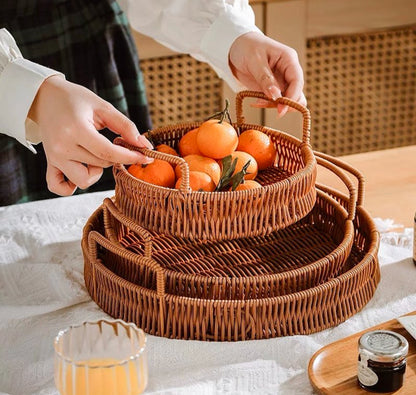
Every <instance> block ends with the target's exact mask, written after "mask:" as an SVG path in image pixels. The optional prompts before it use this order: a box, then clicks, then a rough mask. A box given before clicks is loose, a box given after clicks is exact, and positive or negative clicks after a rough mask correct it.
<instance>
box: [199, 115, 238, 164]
mask: <svg viewBox="0 0 416 395" xmlns="http://www.w3.org/2000/svg"><path fill="white" fill-rule="evenodd" d="M196 141H197V144H198V148H199V150H200V151H201V153H202V155H204V156H207V157H208V158H213V159H221V158H224V157H225V156H227V155H231V154H232V153H233V152H234V151H235V149H236V148H237V145H238V136H237V132H236V131H235V129H234V128H233V127H232V125H230V124H229V123H228V122H225V121H223V122H221V123H219V120H218V119H211V120H209V121H205V122H204V123H203V124H201V126H200V127H199V131H198V135H197V137H196Z"/></svg>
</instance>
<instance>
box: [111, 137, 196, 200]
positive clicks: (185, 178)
mask: <svg viewBox="0 0 416 395" xmlns="http://www.w3.org/2000/svg"><path fill="white" fill-rule="evenodd" d="M114 144H117V145H121V146H122V147H124V148H127V149H129V150H131V151H138V152H140V153H141V154H143V155H146V156H148V157H149V158H155V159H160V160H165V161H166V162H169V163H172V164H174V165H177V166H179V168H180V169H181V178H182V182H181V184H180V186H179V190H180V191H181V192H182V193H189V191H190V188H189V166H188V164H187V163H186V161H185V159H183V158H181V157H179V156H175V155H169V154H165V153H164V152H159V151H153V150H150V149H147V148H139V147H136V146H134V145H131V144H129V143H128V142H127V141H125V140H124V139H123V138H122V137H117V138H116V139H114Z"/></svg>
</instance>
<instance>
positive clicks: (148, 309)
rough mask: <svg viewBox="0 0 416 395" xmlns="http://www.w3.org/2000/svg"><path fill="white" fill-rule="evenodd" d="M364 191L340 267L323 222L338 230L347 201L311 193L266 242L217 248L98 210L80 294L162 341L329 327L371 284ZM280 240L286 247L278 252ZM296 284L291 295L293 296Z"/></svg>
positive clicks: (373, 252)
mask: <svg viewBox="0 0 416 395" xmlns="http://www.w3.org/2000/svg"><path fill="white" fill-rule="evenodd" d="M318 160H319V159H318ZM338 163H340V162H339V161H338ZM362 186H363V185H362V180H361V179H360V178H359V188H358V189H359V190H358V204H359V205H358V207H357V210H356V216H355V219H354V221H353V227H354V230H353V238H354V240H353V245H352V249H351V252H350V253H349V255H348V254H347V255H348V257H347V259H345V258H344V259H343V258H342V257H340V261H339V262H341V261H342V262H343V264H339V262H337V261H331V260H330V259H328V256H329V255H330V254H331V253H333V251H332V250H333V249H334V248H335V249H336V246H337V243H340V244H342V242H339V241H337V238H341V239H342V237H343V236H345V234H344V235H343V234H339V232H340V230H339V227H338V229H337V226H338V225H337V223H336V222H337V220H336V219H332V222H331V224H330V225H327V222H328V221H331V220H330V218H331V216H332V215H334V213H335V215H334V216H335V217H337V215H341V217H342V218H343V220H344V221H345V220H346V218H348V216H347V214H346V213H345V211H344V210H341V211H340V210H339V209H340V208H341V206H342V207H344V208H347V209H348V211H349V212H350V214H351V207H352V200H353V199H351V197H350V198H347V197H345V196H344V195H341V194H340V193H338V192H336V191H332V190H331V189H329V188H327V187H322V189H325V190H326V192H325V193H323V192H321V191H318V195H317V200H316V204H315V207H314V210H312V212H311V213H310V214H309V215H308V216H307V217H305V218H304V219H303V220H302V221H300V222H299V223H297V224H294V225H292V226H290V227H288V228H286V229H284V230H280V231H278V232H275V233H272V234H271V235H269V236H267V237H257V238H253V239H239V240H232V241H223V242H217V243H214V242H207V241H198V242H194V243H192V242H191V241H189V240H181V239H177V238H174V237H168V236H161V235H157V234H154V233H153V234H152V233H150V232H147V231H144V230H143V229H141V228H140V227H137V226H136V227H135V229H134V230H135V231H134V232H133V231H132V230H131V229H130V228H129V227H128V226H126V225H123V224H121V223H120V222H119V221H120V219H121V220H122V221H125V220H126V218H123V216H122V215H120V214H119V213H117V209H116V208H115V206H114V205H112V203H111V201H106V203H105V207H106V208H104V207H101V208H99V209H98V210H97V211H96V212H95V213H94V214H93V216H92V217H91V218H90V220H89V221H88V223H87V224H86V226H85V228H84V236H83V241H82V249H83V253H84V259H85V272H84V275H85V282H86V286H87V289H88V291H89V292H90V294H91V296H92V298H93V299H94V300H95V301H96V303H97V304H98V305H99V306H100V307H101V308H103V310H104V311H106V312H107V313H108V314H110V315H111V316H113V317H118V318H122V319H124V320H127V321H133V322H135V323H136V324H137V325H139V326H140V327H141V328H143V329H144V330H145V331H146V332H147V333H150V334H153V335H158V336H165V337H169V338H178V339H197V340H216V341H237V340H248V339H261V338H270V337H276V336H285V335H294V334H308V333H312V332H316V331H320V330H323V329H325V328H328V327H332V326H335V325H337V324H339V323H340V322H342V321H344V320H345V319H347V318H348V317H350V316H351V315H353V314H354V313H356V312H357V311H359V310H360V309H361V308H362V307H363V306H364V305H365V304H366V303H367V302H368V301H369V300H370V299H371V297H372V296H373V294H374V291H375V289H376V287H377V284H378V281H379V267H378V262H377V249H378V242H379V238H378V233H377V231H376V229H375V226H374V224H373V221H372V220H371V218H370V216H369V215H368V214H367V212H366V211H365V210H364V209H363V207H362V205H361V203H362V198H363V191H362ZM350 191H353V189H351V190H350ZM336 202H339V203H340V204H338V203H336ZM329 207H332V209H329ZM342 211H344V212H343V214H336V213H341V212H342ZM127 221H128V220H127ZM127 223H128V224H130V225H132V224H134V223H133V222H132V221H130V222H127ZM308 226H309V227H312V228H313V229H314V230H315V232H310V233H309V234H308V233H306V237H305V234H303V233H302V232H303V231H305V229H306V232H307V231H308ZM292 228H293V230H292ZM342 229H343V228H342ZM344 231H345V230H344ZM314 233H317V234H318V238H319V237H322V239H323V241H322V243H319V242H317V240H316V239H314V235H313V234H314ZM341 233H342V232H341ZM337 234H338V236H337ZM285 237H286V239H285ZM308 237H310V238H311V240H310V245H309V250H308V249H307V245H303V246H301V247H300V248H299V243H302V240H303V242H307V239H308ZM279 238H280V241H282V240H284V241H285V242H284V243H281V245H280V246H279V248H281V250H279V251H277V253H276V250H277V247H276V245H279ZM264 240H269V241H271V243H269V244H267V243H262V241H264ZM273 243H277V244H276V245H274V244H273ZM318 244H320V246H318ZM325 244H328V247H327V249H325V248H323V245H325ZM284 247H286V250H284ZM302 247H303V248H302ZM282 248H283V250H282ZM331 251H332V252H331ZM152 254H153V255H152ZM256 254H257V259H256ZM279 255H280V256H282V266H281V267H279V263H280V261H279V259H277V257H278V256H279ZM290 255H291V256H292V259H291V260H290V259H288V256H290ZM319 256H321V257H323V261H324V262H325V263H324V264H322V265H321V268H322V269H325V265H326V266H328V268H327V269H328V270H329V271H330V270H332V266H333V265H337V264H338V267H337V270H336V272H335V273H333V275H332V276H331V275H330V274H328V270H321V273H320V274H319V267H320V266H319V265H315V263H316V262H319ZM299 257H301V258H302V259H303V260H302V259H299ZM253 258H254V259H253ZM285 259H286V262H284V261H285ZM308 260H310V261H309V262H308ZM315 260H316V261H315ZM285 264H286V265H287V267H285ZM291 265H292V266H291ZM296 270H298V271H299V273H300V274H301V275H300V276H298V283H297V284H296V283H295V282H294V281H292V284H291V286H289V287H286V288H285V286H283V287H282V286H279V285H281V284H284V280H285V279H286V275H288V278H290V277H296V276H294V275H293V273H292V271H296ZM279 275H280V277H279ZM314 275H316V278H315V277H314ZM320 276H321V277H320ZM325 277H327V278H325ZM331 277H332V278H331ZM249 279H251V280H249ZM276 279H277V280H276ZM302 279H303V280H304V281H305V283H304V284H302ZM219 280H222V281H219ZM210 281H211V283H210ZM276 284H277V285H276ZM317 284H318V285H317ZM273 285H274V286H273ZM295 285H296V286H297V287H298V288H296V287H295V288H291V287H293V286H295ZM282 291H283V292H282ZM282 293H284V294H282ZM227 298H228V299H227Z"/></svg>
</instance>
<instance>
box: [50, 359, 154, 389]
mask: <svg viewBox="0 0 416 395" xmlns="http://www.w3.org/2000/svg"><path fill="white" fill-rule="evenodd" d="M109 365H114V366H112V367H110V366H109ZM145 369H146V367H145V366H143V364H141V363H139V362H138V361H128V362H126V363H124V364H122V365H120V361H117V360H115V359H111V358H106V359H90V360H88V361H79V362H77V363H76V365H70V364H66V367H65V368H63V364H62V363H60V364H59V367H58V378H57V387H58V390H59V392H60V394H61V395H98V394H100V395H138V394H141V393H142V392H143V391H144V389H145V388H146V385H147V372H145V371H144V370H145Z"/></svg>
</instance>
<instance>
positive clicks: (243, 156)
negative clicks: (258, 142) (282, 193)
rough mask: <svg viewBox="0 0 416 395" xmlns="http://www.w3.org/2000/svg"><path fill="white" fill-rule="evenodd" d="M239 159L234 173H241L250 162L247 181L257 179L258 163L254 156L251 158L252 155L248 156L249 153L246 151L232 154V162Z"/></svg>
mask: <svg viewBox="0 0 416 395" xmlns="http://www.w3.org/2000/svg"><path fill="white" fill-rule="evenodd" d="M235 158H237V163H236V166H235V170H234V173H233V174H235V173H238V172H239V171H241V169H242V168H243V166H244V165H245V164H246V163H247V162H248V161H250V164H249V165H248V167H247V174H246V175H245V176H244V179H245V180H253V179H254V178H256V176H257V170H258V168H257V162H256V160H255V159H254V158H253V156H251V155H250V154H248V153H247V152H244V151H234V152H233V153H232V154H231V162H234V159H235Z"/></svg>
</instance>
